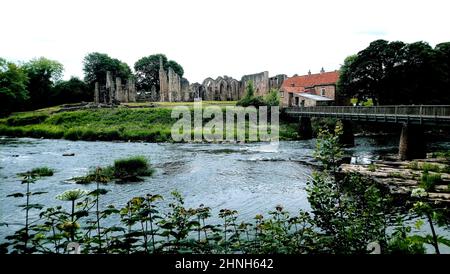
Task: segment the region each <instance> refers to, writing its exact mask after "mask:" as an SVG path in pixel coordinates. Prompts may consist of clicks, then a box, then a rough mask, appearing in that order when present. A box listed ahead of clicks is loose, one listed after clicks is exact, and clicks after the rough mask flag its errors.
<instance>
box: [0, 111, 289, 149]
mask: <svg viewBox="0 0 450 274" xmlns="http://www.w3.org/2000/svg"><path fill="white" fill-rule="evenodd" d="M222 110H223V111H225V108H222ZM191 111H193V109H191ZM49 113H50V111H48V109H45V110H42V111H41V110H40V111H35V112H26V113H17V114H14V115H13V116H11V117H9V118H7V119H0V135H6V136H13V137H35V138H41V137H43V138H53V139H59V138H65V139H68V140H74V141H75V140H87V141H96V140H102V141H111V140H124V141H147V142H171V141H173V140H172V138H171V129H172V125H173V124H174V123H175V122H176V119H175V118H171V108H162V107H161V108H159V107H158V108H141V109H128V108H117V109H90V110H77V111H70V112H69V111H67V112H53V113H51V114H50V115H49ZM223 116H224V117H225V115H223ZM280 138H281V139H282V140H295V139H296V138H298V135H297V126H296V124H295V123H288V122H284V121H281V123H280Z"/></svg>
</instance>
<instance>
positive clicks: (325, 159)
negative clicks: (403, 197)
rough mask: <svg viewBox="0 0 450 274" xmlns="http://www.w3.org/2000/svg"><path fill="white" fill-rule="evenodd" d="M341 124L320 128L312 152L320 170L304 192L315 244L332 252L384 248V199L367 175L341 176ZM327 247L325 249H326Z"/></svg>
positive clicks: (352, 251)
mask: <svg viewBox="0 0 450 274" xmlns="http://www.w3.org/2000/svg"><path fill="white" fill-rule="evenodd" d="M341 134H342V125H340V124H338V125H337V126H336V128H335V130H334V132H333V131H331V132H330V131H328V130H321V131H320V133H319V135H318V138H317V142H316V150H315V152H314V156H315V158H316V159H317V160H318V161H319V162H320V163H321V164H322V166H323V170H321V171H315V172H313V175H312V178H311V179H310V180H309V181H308V186H307V192H308V201H309V203H310V205H311V211H312V213H313V215H314V219H313V222H314V224H315V225H316V226H317V228H318V231H320V232H319V233H320V234H321V237H319V238H318V244H319V246H323V249H325V252H331V253H335V254H340V253H345V254H352V253H356V254H362V253H366V252H367V246H368V244H369V243H371V242H374V241H376V242H377V243H378V244H380V246H381V247H383V248H384V247H386V224H387V217H386V213H387V211H388V210H387V207H386V202H387V199H385V198H383V196H384V195H385V194H384V193H382V190H381V189H380V188H379V185H378V184H377V183H376V182H374V181H373V180H371V179H370V178H366V177H363V176H362V175H359V174H356V173H352V174H345V175H342V174H340V172H339V167H340V164H341V161H342V158H343V155H344V154H343V150H342V146H341V145H340V142H339V139H340V135H341ZM327 249H329V250H327Z"/></svg>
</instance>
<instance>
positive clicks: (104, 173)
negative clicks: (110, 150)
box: [73, 156, 154, 184]
mask: <svg viewBox="0 0 450 274" xmlns="http://www.w3.org/2000/svg"><path fill="white" fill-rule="evenodd" d="M153 172H154V169H153V168H152V167H151V165H150V163H149V161H148V160H147V158H145V157H144V156H132V157H129V158H123V159H118V160H115V161H114V164H113V165H111V166H107V167H102V168H98V169H92V170H90V171H89V172H88V174H86V175H85V176H81V177H76V178H73V179H74V180H75V182H76V183H78V184H88V183H92V182H96V181H98V182H101V183H107V182H111V181H114V180H116V181H120V182H136V181H141V180H142V178H141V177H145V176H151V175H152V174H153Z"/></svg>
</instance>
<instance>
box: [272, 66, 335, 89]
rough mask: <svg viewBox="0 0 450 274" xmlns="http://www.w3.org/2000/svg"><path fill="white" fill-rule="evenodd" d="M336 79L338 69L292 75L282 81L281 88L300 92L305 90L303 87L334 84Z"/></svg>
mask: <svg viewBox="0 0 450 274" xmlns="http://www.w3.org/2000/svg"><path fill="white" fill-rule="evenodd" d="M338 79H339V71H330V72H323V73H317V74H308V75H301V76H294V77H291V78H287V79H286V80H284V81H283V84H282V85H281V90H283V91H287V92H294V93H301V92H305V89H307V88H310V87H314V86H321V85H330V84H336V83H337V81H338Z"/></svg>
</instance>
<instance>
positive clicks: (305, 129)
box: [298, 117, 312, 140]
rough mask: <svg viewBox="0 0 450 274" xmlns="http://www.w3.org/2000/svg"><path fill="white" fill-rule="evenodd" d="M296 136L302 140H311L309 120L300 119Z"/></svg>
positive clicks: (307, 118)
mask: <svg viewBox="0 0 450 274" xmlns="http://www.w3.org/2000/svg"><path fill="white" fill-rule="evenodd" d="M298 136H300V139H302V140H308V139H312V126H311V118H309V117H300V119H299V123H298Z"/></svg>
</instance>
